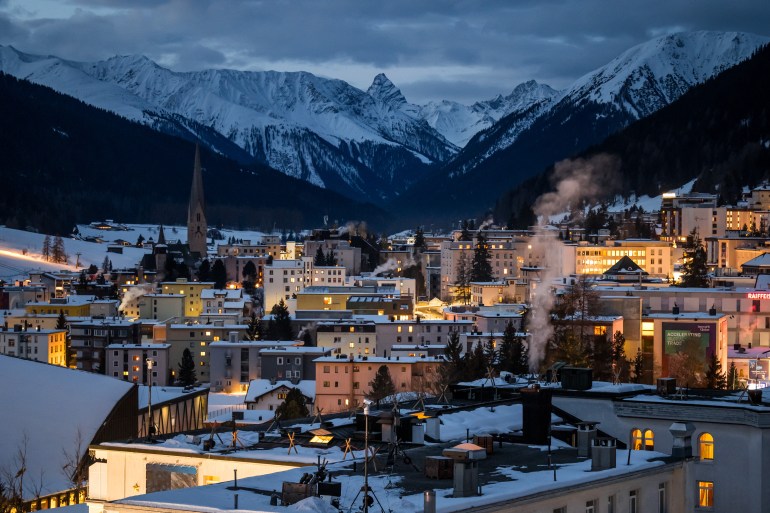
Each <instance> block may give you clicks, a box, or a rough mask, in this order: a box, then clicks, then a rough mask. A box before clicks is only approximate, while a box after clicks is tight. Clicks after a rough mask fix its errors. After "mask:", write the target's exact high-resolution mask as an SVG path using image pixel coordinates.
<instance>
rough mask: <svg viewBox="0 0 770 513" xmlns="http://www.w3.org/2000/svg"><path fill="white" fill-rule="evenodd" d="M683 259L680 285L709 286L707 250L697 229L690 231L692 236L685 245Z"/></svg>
mask: <svg viewBox="0 0 770 513" xmlns="http://www.w3.org/2000/svg"><path fill="white" fill-rule="evenodd" d="M682 260H683V263H682V279H681V281H680V283H679V285H680V286H681V287H698V288H705V287H708V286H709V281H708V267H707V266H706V262H707V255H706V250H705V249H704V247H703V244H702V243H701V240H700V237H698V232H697V231H696V230H695V229H693V231H692V232H690V236H689V237H688V238H687V246H685V249H684V255H683V258H682Z"/></svg>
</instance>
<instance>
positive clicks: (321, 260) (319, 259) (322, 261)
mask: <svg viewBox="0 0 770 513" xmlns="http://www.w3.org/2000/svg"><path fill="white" fill-rule="evenodd" d="M313 265H315V266H323V265H326V255H324V250H323V247H321V246H318V251H316V252H315V257H313Z"/></svg>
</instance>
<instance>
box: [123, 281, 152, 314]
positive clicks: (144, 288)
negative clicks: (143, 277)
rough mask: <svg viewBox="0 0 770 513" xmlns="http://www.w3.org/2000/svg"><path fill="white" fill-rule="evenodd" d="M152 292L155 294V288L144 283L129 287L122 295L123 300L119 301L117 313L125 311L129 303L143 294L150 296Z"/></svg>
mask: <svg viewBox="0 0 770 513" xmlns="http://www.w3.org/2000/svg"><path fill="white" fill-rule="evenodd" d="M152 292H155V287H154V286H153V285H152V284H151V283H144V284H142V285H136V286H134V287H131V288H130V289H128V290H127V291H126V293H125V294H123V299H122V300H121V301H120V306H119V307H118V311H119V312H122V311H123V310H125V309H126V307H128V305H129V303H131V302H132V301H134V300H135V299H139V298H140V297H142V296H144V295H145V294H151V293H152Z"/></svg>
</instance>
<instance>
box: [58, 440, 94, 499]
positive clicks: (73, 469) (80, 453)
mask: <svg viewBox="0 0 770 513" xmlns="http://www.w3.org/2000/svg"><path fill="white" fill-rule="evenodd" d="M87 448H88V445H87V442H86V440H85V439H84V438H83V430H82V429H81V427H80V426H78V429H77V431H76V432H75V440H74V441H73V444H72V446H71V447H70V448H69V450H67V448H64V447H62V450H61V451H62V456H64V465H62V472H63V473H64V476H65V477H66V478H67V479H69V481H70V483H72V487H73V488H75V491H76V496H78V497H79V496H80V491H81V490H83V489H84V488H85V484H86V481H88V461H87V459H86V458H85V457H84V456H85V454H84V451H85V450H86V449H87Z"/></svg>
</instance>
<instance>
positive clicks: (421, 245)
mask: <svg viewBox="0 0 770 513" xmlns="http://www.w3.org/2000/svg"><path fill="white" fill-rule="evenodd" d="M427 248H428V246H427V245H426V244H425V233H423V231H422V226H420V227H418V228H417V230H415V232H414V252H415V253H422V252H423V251H425V250H426V249H427Z"/></svg>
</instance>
